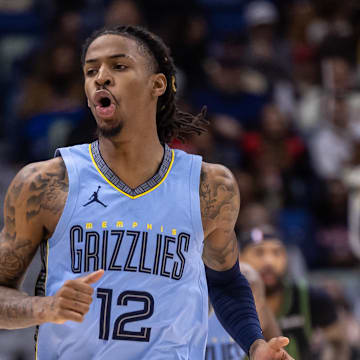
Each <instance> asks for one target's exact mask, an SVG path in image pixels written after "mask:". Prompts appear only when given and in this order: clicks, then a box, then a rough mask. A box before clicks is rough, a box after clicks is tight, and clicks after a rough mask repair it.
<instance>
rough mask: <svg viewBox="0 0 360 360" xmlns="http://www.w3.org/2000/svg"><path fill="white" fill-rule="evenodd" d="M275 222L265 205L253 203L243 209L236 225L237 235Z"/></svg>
mask: <svg viewBox="0 0 360 360" xmlns="http://www.w3.org/2000/svg"><path fill="white" fill-rule="evenodd" d="M273 221H274V219H273V218H272V214H271V213H270V212H269V211H268V210H267V209H266V207H265V206H264V205H262V204H261V203H258V202H251V203H249V204H248V205H246V206H244V207H242V209H241V211H240V213H239V217H238V220H237V223H236V230H237V233H241V232H246V231H249V230H250V229H252V228H253V227H256V226H260V225H262V224H269V223H272V222H273Z"/></svg>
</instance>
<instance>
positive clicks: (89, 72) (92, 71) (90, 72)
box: [86, 69, 96, 76]
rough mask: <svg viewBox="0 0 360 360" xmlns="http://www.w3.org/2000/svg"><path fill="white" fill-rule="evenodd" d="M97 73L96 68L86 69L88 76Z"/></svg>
mask: <svg viewBox="0 0 360 360" xmlns="http://www.w3.org/2000/svg"><path fill="white" fill-rule="evenodd" d="M95 74H96V69H87V70H86V75H87V76H92V75H95Z"/></svg>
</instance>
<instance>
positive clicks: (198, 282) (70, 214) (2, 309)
mask: <svg viewBox="0 0 360 360" xmlns="http://www.w3.org/2000/svg"><path fill="white" fill-rule="evenodd" d="M82 62H83V70H84V77H85V93H86V96H87V99H88V105H89V107H90V109H91V111H92V113H93V115H94V117H95V119H96V122H97V125H98V132H99V139H98V141H97V142H95V143H93V144H91V145H90V146H87V145H80V146H75V147H72V148H67V149H61V150H60V154H61V157H57V158H55V159H53V160H48V161H44V162H41V163H36V164H31V165H28V166H26V167H25V168H24V169H23V170H21V171H20V172H19V174H18V175H17V176H16V177H15V179H14V181H13V182H12V184H11V185H10V188H9V190H8V193H7V196H6V200H5V212H4V216H5V227H4V229H3V231H2V232H1V238H0V285H1V287H0V327H1V328H7V329H14V328H22V327H28V326H32V325H38V324H40V332H39V338H38V344H39V347H38V352H37V357H38V358H39V359H40V360H42V359H46V360H48V359H69V358H71V359H90V358H91V359H99V360H100V359H107V360H109V359H110V360H111V359H115V358H116V359H117V358H118V357H119V354H121V357H122V358H123V359H127V360H130V359H131V360H135V359H136V360H138V359H167V360H169V359H191V360H197V359H199V360H200V359H201V358H202V357H203V356H204V354H205V345H206V322H207V316H206V315H207V293H206V282H207V286H208V290H209V294H210V299H211V301H212V304H213V306H214V309H215V312H216V314H217V316H218V318H219V319H220V321H221V322H222V324H223V325H224V326H225V328H226V329H227V331H228V332H229V333H230V334H231V335H232V337H233V338H234V339H235V340H236V341H237V342H239V344H241V346H242V347H243V348H244V350H245V351H246V352H248V353H249V354H250V358H251V359H256V360H271V359H283V360H284V359H290V357H289V355H288V354H287V353H286V351H285V350H283V347H284V346H286V345H287V343H288V339H286V338H283V337H279V338H274V339H272V340H270V341H269V342H266V341H265V340H264V339H263V336H262V333H261V329H260V325H259V321H258V318H257V314H256V310H255V305H254V301H253V297H252V294H251V291H250V287H249V285H248V283H247V281H246V280H245V278H244V277H243V275H242V274H241V273H240V271H239V266H238V249H237V241H236V237H235V233H234V230H233V228H234V224H235V221H236V219H237V215H238V211H239V203H240V201H239V193H238V189H237V185H236V182H235V180H234V178H233V176H232V174H231V173H230V172H229V170H227V169H226V168H224V167H223V166H220V165H215V164H206V163H201V161H200V158H199V157H194V156H191V155H187V154H185V153H183V152H181V151H176V152H174V151H171V150H170V149H169V148H168V146H167V145H166V143H167V142H169V141H170V140H171V139H172V138H173V137H180V138H181V137H183V136H184V135H186V134H187V133H189V132H201V130H202V126H203V125H204V124H205V123H206V121H205V120H204V119H203V117H204V113H201V114H199V115H198V116H197V117H193V116H191V115H190V114H185V113H182V112H180V111H179V110H178V109H177V107H176V102H175V92H176V84H175V70H174V64H173V61H172V59H171V57H170V54H169V51H168V49H167V48H166V46H165V45H164V44H163V42H162V41H161V40H160V39H159V38H158V37H156V36H155V35H153V34H151V33H149V32H147V31H146V30H144V29H141V28H138V27H130V26H129V27H128V26H126V27H125V26H119V27H116V28H114V29H108V30H103V31H100V32H97V33H95V34H94V35H93V36H92V37H91V38H89V39H88V41H87V42H86V43H85V47H84V52H83V57H82ZM99 186H101V191H99V192H98V193H97V196H98V200H100V201H101V203H102V204H104V205H106V207H105V206H103V205H102V204H101V203H100V202H99V201H93V202H92V203H91V204H88V206H85V204H86V203H87V202H88V201H89V200H88V199H89V196H91V194H92V193H93V192H94V191H96V189H100V188H99ZM195 189H196V191H195ZM187 192H189V193H188V194H186V193H187ZM186 195H187V196H186ZM95 206H97V207H95ZM174 214H175V216H174ZM178 218H179V219H180V220H181V221H180V220H179V221H178ZM124 219H125V220H124ZM154 224H156V229H154V228H153V226H154V227H155V225H154ZM168 224H170V227H169V229H165V228H166V227H167V225H168ZM174 226H175V227H174ZM183 229H184V230H183ZM180 231H181V233H179V232H180ZM153 235H155V238H154V237H152V236H153ZM140 237H141V240H140ZM122 240H124V242H122ZM40 244H41V245H42V250H43V253H45V255H46V256H45V257H44V269H43V272H42V273H41V275H40V281H39V289H43V290H44V291H45V295H46V296H43V297H41V296H35V297H31V296H28V295H27V294H24V293H22V292H20V291H19V290H18V288H19V285H20V284H21V280H22V278H23V275H24V273H25V271H26V268H27V267H28V265H29V263H30V261H31V259H32V257H33V255H34V253H35V252H36V249H37V248H38V247H39V246H40ZM124 249H125V250H124ZM122 251H125V253H122ZM149 254H150V255H149ZM150 258H151V259H150ZM149 259H150V260H149ZM201 259H203V262H204V264H205V267H204V264H203V263H202V261H201ZM160 263H161V265H160ZM100 268H102V269H103V270H102V269H100ZM98 269H99V270H98ZM93 270H95V271H94V272H93V273H91V271H93ZM104 270H105V271H104ZM205 274H206V280H207V281H206V282H205ZM42 280H44V282H43V281H42ZM94 283H96V301H93V297H92V294H93V292H94V290H93V288H92V286H91V285H92V284H94ZM42 285H43V286H42ZM125 286H126V287H125ZM130 286H131V288H130ZM194 294H195V295H196V296H193V295H194ZM39 295H41V293H40V292H39ZM192 296H193V297H192ZM94 297H95V296H94ZM129 310H130V311H129Z"/></svg>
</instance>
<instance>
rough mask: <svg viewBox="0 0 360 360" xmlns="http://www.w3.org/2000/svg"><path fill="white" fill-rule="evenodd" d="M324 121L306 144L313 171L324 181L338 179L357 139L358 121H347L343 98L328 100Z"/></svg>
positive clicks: (348, 111)
mask: <svg viewBox="0 0 360 360" xmlns="http://www.w3.org/2000/svg"><path fill="white" fill-rule="evenodd" d="M324 112H326V119H324V125H323V127H322V128H320V129H319V130H317V131H316V132H315V133H314V135H313V138H312V140H311V142H310V152H311V155H312V159H313V163H314V169H315V171H316V172H317V174H318V175H319V176H320V177H322V178H324V179H334V178H341V177H342V171H343V169H344V167H345V165H346V164H347V163H348V162H349V161H350V159H351V158H352V153H353V147H354V145H353V144H354V142H355V141H356V140H357V139H359V136H360V122H358V121H357V122H355V121H353V122H352V121H351V113H350V105H349V102H348V99H347V97H343V96H339V97H328V98H327V102H326V103H325V109H324Z"/></svg>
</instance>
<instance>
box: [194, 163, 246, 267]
mask: <svg viewBox="0 0 360 360" xmlns="http://www.w3.org/2000/svg"><path fill="white" fill-rule="evenodd" d="M200 206H201V216H202V222H203V228H204V235H205V241H204V250H203V260H204V263H205V264H206V265H207V266H208V267H209V268H212V269H214V270H218V271H223V270H228V269H230V268H231V267H232V266H233V265H234V264H235V262H236V260H237V258H238V246H237V240H236V235H235V232H234V226H235V223H236V220H237V217H238V213H239V207H240V196H239V190H238V186H237V183H236V180H235V178H234V177H233V175H232V173H231V172H230V171H229V170H228V169H227V168H225V167H224V166H222V165H218V164H208V163H203V165H202V169H201V176H200Z"/></svg>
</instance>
